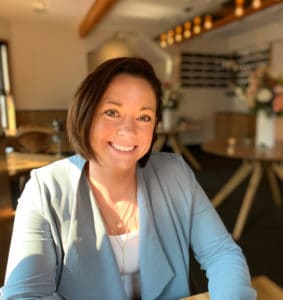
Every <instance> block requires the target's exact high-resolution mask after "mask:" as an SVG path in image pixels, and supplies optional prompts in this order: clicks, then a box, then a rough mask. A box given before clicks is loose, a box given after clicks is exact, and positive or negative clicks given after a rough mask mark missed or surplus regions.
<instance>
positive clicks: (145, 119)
mask: <svg viewBox="0 0 283 300" xmlns="http://www.w3.org/2000/svg"><path fill="white" fill-rule="evenodd" d="M138 120H139V121H142V122H150V121H151V120H152V118H151V116H149V115H141V116H139V117H138Z"/></svg>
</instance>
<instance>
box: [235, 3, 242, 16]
mask: <svg viewBox="0 0 283 300" xmlns="http://www.w3.org/2000/svg"><path fill="white" fill-rule="evenodd" d="M243 14H244V0H236V9H235V15H236V16H237V17H241V16H242V15H243Z"/></svg>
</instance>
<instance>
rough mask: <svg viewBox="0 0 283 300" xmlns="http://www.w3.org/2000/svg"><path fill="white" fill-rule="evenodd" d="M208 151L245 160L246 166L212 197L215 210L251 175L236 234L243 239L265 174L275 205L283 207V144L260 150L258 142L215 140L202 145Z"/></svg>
mask: <svg viewBox="0 0 283 300" xmlns="http://www.w3.org/2000/svg"><path fill="white" fill-rule="evenodd" d="M202 149H203V150H204V151H206V152H209V153H213V154H216V155H220V156H225V157H231V158H237V159H242V164H241V166H240V168H239V169H238V170H236V172H235V173H234V175H233V176H232V177H231V178H230V179H229V180H228V182H227V183H226V184H225V185H224V186H223V187H222V188H221V189H220V190H219V192H218V193H217V194H216V195H215V196H214V197H213V198H212V203H213V205H214V206H215V207H217V206H218V205H220V204H221V203H222V202H223V201H224V200H225V198H226V197H227V196H229V194H230V193H232V192H233V190H234V189H235V188H236V187H237V186H238V185H239V184H240V183H241V182H242V181H243V180H244V179H245V178H246V177H247V176H249V175H250V180H249V183H248V187H247V190H246V193H245V196H244V199H243V203H242V206H241V208H240V212H239V215H238V217H237V221H236V224H235V227H234V231H233V237H234V239H236V240H237V239H239V238H240V236H241V234H242V231H243V228H244V225H245V223H246V219H247V217H248V214H249V211H250V208H251V205H252V202H253V199H254V195H255V193H256V190H257V188H258V185H259V183H260V180H261V178H262V174H263V172H264V171H266V173H267V177H268V181H269V184H270V188H271V192H272V196H273V200H274V203H275V204H276V205H278V206H280V205H281V204H282V198H281V194H280V189H279V186H278V182H277V178H276V175H277V176H278V177H279V179H281V180H283V163H282V162H283V141H280V142H279V141H277V142H276V143H275V146H274V147H273V148H272V149H259V148H256V147H255V146H254V142H253V141H251V140H244V139H241V140H240V139H239V140H236V139H222V140H214V141H210V142H207V143H204V144H203V145H202Z"/></svg>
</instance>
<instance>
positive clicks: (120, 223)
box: [117, 221, 124, 229]
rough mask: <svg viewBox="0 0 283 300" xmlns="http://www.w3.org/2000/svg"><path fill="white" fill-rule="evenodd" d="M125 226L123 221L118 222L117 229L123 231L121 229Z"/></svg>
mask: <svg viewBox="0 0 283 300" xmlns="http://www.w3.org/2000/svg"><path fill="white" fill-rule="evenodd" d="M123 226H124V223H123V222H122V221H118V222H117V228H119V229H121V228H123Z"/></svg>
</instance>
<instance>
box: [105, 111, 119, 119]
mask: <svg viewBox="0 0 283 300" xmlns="http://www.w3.org/2000/svg"><path fill="white" fill-rule="evenodd" d="M104 114H105V115H106V116H107V117H111V118H118V117H119V113H118V112H117V110H114V109H107V110H106V111H105V112H104Z"/></svg>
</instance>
